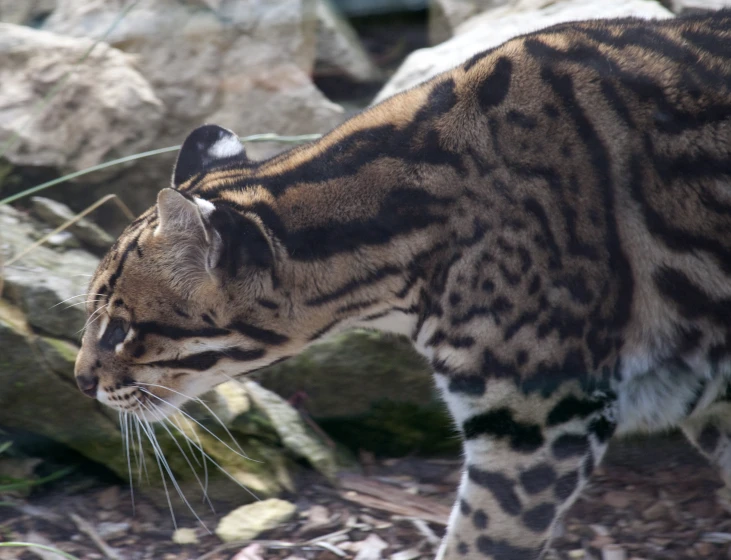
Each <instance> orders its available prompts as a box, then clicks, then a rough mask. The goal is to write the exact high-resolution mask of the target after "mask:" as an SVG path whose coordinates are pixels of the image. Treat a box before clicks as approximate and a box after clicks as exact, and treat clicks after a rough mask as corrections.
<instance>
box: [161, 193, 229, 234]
mask: <svg viewBox="0 0 731 560" xmlns="http://www.w3.org/2000/svg"><path fill="white" fill-rule="evenodd" d="M214 209H215V207H214V206H213V204H211V203H210V202H208V201H207V200H203V199H201V198H197V197H188V196H185V195H184V194H182V193H180V192H179V191H176V190H175V189H162V190H161V191H160V192H159V193H158V194H157V214H158V216H159V225H158V226H157V230H156V234H157V235H165V236H168V237H170V236H180V235H183V236H188V237H190V236H193V237H196V236H197V237H202V238H203V239H205V240H208V237H209V235H208V227H207V223H206V222H207V221H206V217H207V216H210V214H211V212H213V210H214Z"/></svg>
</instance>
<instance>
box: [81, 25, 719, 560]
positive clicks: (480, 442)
mask: <svg viewBox="0 0 731 560" xmlns="http://www.w3.org/2000/svg"><path fill="white" fill-rule="evenodd" d="M242 110H245V109H242ZM89 293H90V294H91V295H92V296H93V297H92V298H90V303H89V308H88V311H89V314H90V315H94V316H95V317H96V318H98V320H97V321H95V322H92V323H91V324H90V326H89V328H88V330H87V331H86V333H85V335H84V338H83V347H82V349H81V353H80V354H79V357H78V361H77V364H76V375H77V379H78V383H79V386H80V388H81V389H82V390H83V391H84V393H86V394H87V395H89V396H92V397H96V398H97V399H98V400H100V401H101V402H103V403H105V404H107V405H109V406H112V407H114V408H117V409H121V410H126V411H132V412H134V413H136V414H139V415H143V416H145V415H149V413H148V408H147V406H148V405H150V406H151V405H152V404H154V403H155V399H160V398H164V399H165V400H167V401H170V402H171V403H174V404H180V403H181V402H183V401H184V400H185V397H183V396H182V395H188V396H194V395H198V394H200V393H202V392H203V391H206V390H208V389H210V388H211V387H213V386H214V385H216V384H218V383H220V382H222V381H224V380H226V379H227V378H228V377H229V376H230V377H239V376H242V375H244V374H246V373H247V372H251V371H253V370H257V369H260V368H263V367H265V366H267V365H269V364H272V363H274V362H276V361H279V360H283V359H286V358H288V357H291V356H293V355H295V354H297V353H298V352H301V351H302V350H303V349H304V348H306V347H307V346H308V345H310V344H312V343H315V342H317V341H318V340H321V339H323V338H325V337H327V336H328V335H331V334H333V333H336V332H340V331H342V330H344V329H348V328H352V327H366V328H373V329H380V330H383V331H391V332H396V333H400V334H403V335H405V336H407V337H409V338H410V339H411V340H412V341H413V343H414V345H415V346H416V348H417V349H418V350H419V351H420V352H421V353H422V354H424V355H425V356H426V357H427V359H428V360H429V361H430V363H431V365H432V366H433V370H434V378H435V380H436V385H437V387H438V388H439V389H440V391H441V393H442V395H443V397H444V399H445V400H446V402H447V405H448V407H449V410H450V411H451V413H452V415H453V417H454V420H455V423H456V426H457V427H458V428H459V430H460V431H461V433H462V435H463V437H464V451H465V463H466V464H465V469H464V474H463V478H462V482H461V484H460V488H459V498H458V500H457V503H456V505H455V507H454V510H453V513H452V516H451V519H450V522H449V528H448V532H447V535H446V537H445V539H444V542H443V544H442V547H441V550H440V552H439V558H450V559H454V558H487V559H496V560H498V559H499V560H508V559H509V560H523V559H532V558H537V557H538V556H540V554H541V552H542V551H543V550H544V549H545V548H546V546H547V543H548V541H549V538H550V535H551V532H552V528H553V527H554V525H555V523H556V521H557V519H558V518H559V517H560V515H561V514H562V513H563V512H564V511H565V510H566V509H567V508H568V507H569V506H570V504H571V503H572V502H573V501H574V500H575V499H576V497H577V495H578V494H579V492H580V491H581V488H582V486H584V484H585V483H586V482H587V480H588V479H589V477H590V475H591V473H592V470H593V469H594V468H595V466H596V465H597V464H598V463H599V461H600V460H601V458H602V454H603V453H604V450H605V448H606V446H607V442H608V440H609V439H610V438H611V437H612V436H613V435H614V434H616V433H621V432H628V431H632V430H647V431H650V430H661V429H665V428H669V427H673V426H680V427H681V428H682V429H683V430H684V431H685V433H686V434H687V435H688V436H689V437H690V439H691V440H692V441H693V442H694V443H695V444H696V445H697V446H698V447H699V449H700V450H701V451H702V452H703V453H705V454H706V455H707V456H708V457H709V458H710V459H711V460H712V461H714V462H715V463H716V464H717V465H718V466H719V467H720V470H721V473H722V476H723V478H724V479H725V481H726V482H727V483H729V484H731V404H729V401H727V400H726V399H727V397H728V395H729V394H731V391H729V382H730V381H731V367H730V365H729V364H730V356H729V353H730V352H731V12H718V13H715V14H711V15H707V16H692V17H686V18H679V19H675V20H668V21H649V22H648V21H642V20H637V19H622V20H609V21H590V22H578V23H568V24H561V25H558V26H555V27H550V28H548V29H545V30H542V31H539V32H536V33H532V34H529V35H525V36H522V37H519V38H516V39H513V40H511V41H508V42H507V43H505V44H503V45H502V46H500V47H497V48H495V49H493V50H490V51H487V52H484V53H481V54H478V55H476V56H474V57H472V58H471V59H470V60H468V61H466V62H465V63H464V64H462V65H461V66H459V67H457V68H455V69H454V70H452V71H450V72H447V73H445V74H442V75H440V76H438V77H437V78H435V79H433V80H431V81H429V82H427V83H425V84H423V85H421V86H419V87H417V88H415V89H412V90H410V91H407V92H405V93H402V94H400V95H397V96H395V97H393V98H391V99H389V100H387V101H385V102H383V103H381V104H379V105H377V106H375V107H372V108H370V109H368V110H367V111H365V112H363V113H362V114H360V115H359V116H356V117H354V118H352V119H351V120H349V121H347V122H346V123H344V124H343V125H341V126H339V127H338V128H336V129H335V130H333V131H332V132H330V133H329V134H327V135H326V136H324V137H323V138H322V139H321V140H319V141H316V142H313V143H311V144H309V145H306V146H302V147H298V148H296V149H293V150H291V151H289V152H287V153H284V154H282V155H279V156H276V157H274V158H272V159H269V160H267V161H262V162H257V161H251V160H249V159H247V157H246V154H245V152H244V149H243V148H242V146H241V144H240V143H239V141H238V140H237V138H236V136H235V135H234V134H233V133H231V132H229V131H227V130H225V129H223V128H220V127H218V126H214V125H205V126H202V127H200V128H198V129H196V130H195V131H193V132H192V133H191V134H190V136H189V137H188V138H187V140H186V141H185V143H184V145H183V147H182V148H181V151H180V154H179V156H178V161H177V164H176V167H175V170H174V176H173V184H172V187H171V188H163V189H162V190H161V191H160V193H159V196H158V199H157V205H156V206H154V207H153V208H151V209H150V210H148V211H147V212H146V213H145V214H143V215H142V216H141V217H140V218H139V219H137V220H136V221H135V222H133V223H132V224H131V225H130V226H129V227H128V228H127V230H126V231H125V232H124V234H123V235H122V236H121V237H120V239H119V240H118V241H117V243H116V244H115V245H114V246H113V247H112V249H111V250H110V251H109V253H108V254H107V255H106V257H105V258H104V260H103V262H102V263H101V265H100V266H99V268H98V270H97V272H96V274H95V275H94V277H93V279H92V282H91V285H90V290H89ZM161 386H162V387H169V388H170V389H171V390H167V389H164V388H162V387H161ZM144 387H147V389H146V390H143V389H144ZM158 404H159V403H158Z"/></svg>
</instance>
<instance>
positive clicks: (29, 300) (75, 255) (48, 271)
mask: <svg viewBox="0 0 731 560" xmlns="http://www.w3.org/2000/svg"><path fill="white" fill-rule="evenodd" d="M0 231H1V232H2V233H1V234H0V259H2V262H5V263H7V262H10V261H11V259H13V258H14V257H16V256H19V255H20V254H21V253H22V252H23V251H25V250H26V249H28V248H29V247H30V246H31V244H32V243H33V241H34V240H35V238H36V237H38V230H37V228H36V226H34V224H33V223H32V221H30V220H28V219H27V218H25V217H24V216H23V215H22V214H21V213H20V212H18V211H16V210H14V209H12V208H10V207H9V206H0ZM98 263H99V259H97V258H96V257H95V256H93V255H91V254H90V253H87V252H86V251H82V250H69V251H65V252H56V251H54V250H52V249H49V248H48V247H43V246H42V247H37V248H36V249H34V250H33V251H31V252H30V253H28V254H27V255H25V256H23V257H22V258H21V259H20V260H18V261H16V262H14V263H12V264H10V265H7V266H5V267H4V269H3V272H2V273H3V277H4V280H5V282H4V288H3V292H2V294H3V297H5V298H6V299H7V300H9V301H10V302H11V303H13V304H15V305H17V306H18V307H19V308H20V309H21V310H22V311H23V313H24V314H25V319H26V320H27V321H28V323H30V325H31V326H32V327H34V328H36V329H38V330H39V331H41V332H44V333H47V334H50V335H52V336H57V337H62V338H66V339H69V340H76V341H77V340H79V338H80V334H79V331H80V329H81V328H82V327H83V326H84V323H85V322H86V311H85V310H84V306H83V305H78V303H79V302H83V301H84V300H85V297H84V296H83V294H85V293H86V286H87V284H88V281H89V276H90V275H91V274H92V273H93V272H94V269H95V268H96V266H97V264H98ZM75 296H79V297H75ZM69 298H72V299H70V300H69ZM64 300H69V301H67V302H66V303H65V304H60V305H59V303H60V302H62V301H64Z"/></svg>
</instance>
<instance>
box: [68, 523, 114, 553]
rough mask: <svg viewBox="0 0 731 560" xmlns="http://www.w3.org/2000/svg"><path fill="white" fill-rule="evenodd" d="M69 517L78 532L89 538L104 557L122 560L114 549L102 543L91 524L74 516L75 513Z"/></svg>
mask: <svg viewBox="0 0 731 560" xmlns="http://www.w3.org/2000/svg"><path fill="white" fill-rule="evenodd" d="M69 517H71V520H72V521H73V522H74V523H76V526H77V527H78V528H79V531H81V532H82V533H84V534H85V535H86V536H87V537H89V538H90V539H91V540H92V542H93V543H94V544H95V545H96V547H97V548H98V549H99V550H100V551H101V553H102V554H103V555H104V556H105V557H107V558H108V559H109V560H123V559H122V557H121V556H120V555H119V553H118V552H117V551H116V550H115V549H113V548H112V547H111V546H109V545H108V544H107V543H106V542H104V539H102V538H101V537H100V536H99V533H97V532H96V530H95V529H94V527H93V526H92V525H91V523H89V522H88V521H87V520H86V519H84V518H83V517H81V516H79V515H76V514H75V513H72V514H71V515H70V516H69Z"/></svg>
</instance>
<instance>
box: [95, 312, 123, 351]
mask: <svg viewBox="0 0 731 560" xmlns="http://www.w3.org/2000/svg"><path fill="white" fill-rule="evenodd" d="M128 329H129V325H128V323H127V322H126V321H125V320H124V319H118V318H117V319H112V320H111V321H109V324H108V325H107V328H106V330H105V331H104V335H103V336H102V338H101V341H100V344H101V346H102V348H104V349H105V350H113V349H114V348H115V347H116V346H117V344H119V343H120V342H123V341H124V339H125V337H126V336H127V330H128Z"/></svg>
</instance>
